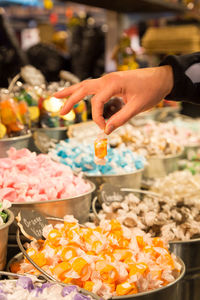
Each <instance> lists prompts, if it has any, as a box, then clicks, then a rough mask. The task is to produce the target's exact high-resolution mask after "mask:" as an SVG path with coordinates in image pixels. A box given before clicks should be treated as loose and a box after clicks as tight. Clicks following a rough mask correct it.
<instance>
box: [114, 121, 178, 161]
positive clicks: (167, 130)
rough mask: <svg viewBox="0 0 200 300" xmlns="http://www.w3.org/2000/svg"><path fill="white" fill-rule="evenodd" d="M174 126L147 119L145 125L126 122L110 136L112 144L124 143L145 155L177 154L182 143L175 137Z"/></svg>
mask: <svg viewBox="0 0 200 300" xmlns="http://www.w3.org/2000/svg"><path fill="white" fill-rule="evenodd" d="M176 134H177V130H176V127H175V126H174V125H173V124H171V123H156V122H154V121H148V122H147V123H146V125H144V126H140V127H135V126H132V125H130V124H127V125H125V126H123V127H121V128H120V129H119V130H118V131H117V132H116V133H115V134H113V135H112V136H111V141H110V142H111V144H112V146H118V145H120V144H121V143H125V145H127V146H128V147H129V148H130V149H132V150H133V151H134V152H137V153H139V154H141V155H143V156H145V157H151V156H157V157H163V156H167V155H177V154H180V153H181V152H182V150H183V145H182V144H180V141H178V140H177V138H176Z"/></svg>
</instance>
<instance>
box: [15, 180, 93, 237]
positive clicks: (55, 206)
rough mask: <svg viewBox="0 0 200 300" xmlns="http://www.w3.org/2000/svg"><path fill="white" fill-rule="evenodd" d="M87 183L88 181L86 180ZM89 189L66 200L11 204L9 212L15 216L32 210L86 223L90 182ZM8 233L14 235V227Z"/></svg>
mask: <svg viewBox="0 0 200 300" xmlns="http://www.w3.org/2000/svg"><path fill="white" fill-rule="evenodd" d="M87 181H88V180H87ZM88 182H89V183H90V186H91V189H90V190H89V191H88V192H86V193H84V194H81V195H78V196H74V197H71V198H68V199H60V200H49V201H41V202H23V203H14V202H13V203H12V207H11V210H12V212H13V213H14V215H15V216H17V215H18V213H19V211H20V210H23V209H27V208H28V209H33V210H36V211H38V212H40V213H41V214H42V215H44V216H46V217H50V216H51V217H57V218H63V217H64V216H65V215H73V216H74V217H75V218H76V219H78V220H79V222H80V223H84V222H86V221H88V217H89V213H90V206H91V199H92V193H93V192H94V191H95V188H96V187H95V185H94V183H92V182H91V181H88ZM10 233H11V234H12V233H16V226H14V224H13V226H12V228H11V230H10Z"/></svg>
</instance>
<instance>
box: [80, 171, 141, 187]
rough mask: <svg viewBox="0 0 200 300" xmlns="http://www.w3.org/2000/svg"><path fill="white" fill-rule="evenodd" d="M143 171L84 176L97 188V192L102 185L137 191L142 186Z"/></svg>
mask: <svg viewBox="0 0 200 300" xmlns="http://www.w3.org/2000/svg"><path fill="white" fill-rule="evenodd" d="M143 171H144V169H141V170H137V171H135V172H132V173H126V174H121V175H96V176H90V175H86V177H87V178H88V179H90V180H91V181H92V182H93V183H94V184H95V185H96V187H97V190H98V189H99V187H100V186H101V185H102V184H103V183H110V184H112V185H113V186H119V187H126V188H135V189H139V188H140V187H141V184H142V174H143Z"/></svg>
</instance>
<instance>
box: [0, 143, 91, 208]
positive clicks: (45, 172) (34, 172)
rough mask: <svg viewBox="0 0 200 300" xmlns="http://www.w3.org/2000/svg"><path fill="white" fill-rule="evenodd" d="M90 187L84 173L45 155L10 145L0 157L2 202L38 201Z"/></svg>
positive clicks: (80, 192)
mask: <svg viewBox="0 0 200 300" xmlns="http://www.w3.org/2000/svg"><path fill="white" fill-rule="evenodd" d="M90 189H91V187H90V184H89V183H86V182H85V181H84V179H83V178H82V175H81V174H80V175H78V176H75V175H74V174H73V171H72V170H71V168H70V167H68V166H66V165H63V164H60V163H57V162H54V161H52V160H51V159H50V157H49V156H47V155H44V154H39V155H36V153H35V152H30V151H29V150H28V149H21V150H16V149H15V148H10V149H9V151H8V158H1V159H0V201H3V200H9V201H11V202H29V201H32V202H35V201H47V200H56V199H65V198H70V197H73V196H76V195H80V194H84V193H86V192H88V191H89V190H90Z"/></svg>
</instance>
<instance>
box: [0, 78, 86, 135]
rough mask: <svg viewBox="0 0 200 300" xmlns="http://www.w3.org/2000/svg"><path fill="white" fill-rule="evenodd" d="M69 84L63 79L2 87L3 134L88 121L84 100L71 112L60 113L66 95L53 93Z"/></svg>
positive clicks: (0, 121) (0, 119) (0, 113)
mask: <svg viewBox="0 0 200 300" xmlns="http://www.w3.org/2000/svg"><path fill="white" fill-rule="evenodd" d="M66 86H69V83H68V82H65V81H60V82H54V83H50V84H48V85H45V84H41V86H31V85H29V84H22V83H20V82H18V85H17V86H16V87H15V88H14V89H13V91H12V92H9V91H8V90H6V89H1V90H0V138H7V137H17V136H21V135H25V134H27V133H29V132H30V129H32V128H38V127H42V128H46V127H50V128H52V127H53V128H55V127H66V126H68V125H70V124H73V123H79V122H84V121H87V105H86V102H85V101H84V100H82V101H80V102H79V103H78V104H76V105H75V106H74V108H73V110H72V111H71V112H69V113H68V114H66V115H64V116H60V109H61V107H62V106H63V104H64V102H65V101H66V99H57V98H55V97H53V96H52V95H53V94H54V92H56V91H57V90H59V89H62V88H64V87H66Z"/></svg>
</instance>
